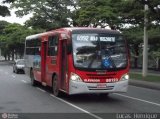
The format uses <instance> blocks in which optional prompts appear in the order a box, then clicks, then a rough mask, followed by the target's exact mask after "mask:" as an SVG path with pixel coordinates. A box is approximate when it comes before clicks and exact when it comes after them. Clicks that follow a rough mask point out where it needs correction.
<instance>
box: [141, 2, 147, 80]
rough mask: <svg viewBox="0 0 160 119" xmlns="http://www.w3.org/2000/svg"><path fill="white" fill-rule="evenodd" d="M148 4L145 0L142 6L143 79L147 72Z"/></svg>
mask: <svg viewBox="0 0 160 119" xmlns="http://www.w3.org/2000/svg"><path fill="white" fill-rule="evenodd" d="M147 11H148V4H147V0H145V5H144V39H143V40H144V46H143V71H142V76H143V78H144V77H146V76H147V72H148V32H147V26H148V16H147Z"/></svg>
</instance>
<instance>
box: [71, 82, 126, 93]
mask: <svg viewBox="0 0 160 119" xmlns="http://www.w3.org/2000/svg"><path fill="white" fill-rule="evenodd" d="M127 89H128V80H125V81H119V82H115V83H85V82H76V81H71V80H70V85H69V94H71V95H72V94H87V93H118V92H119V93H122V92H127Z"/></svg>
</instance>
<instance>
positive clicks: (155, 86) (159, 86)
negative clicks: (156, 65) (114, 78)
mask: <svg viewBox="0 0 160 119" xmlns="http://www.w3.org/2000/svg"><path fill="white" fill-rule="evenodd" d="M129 85H133V86H137V87H143V88H149V89H154V90H160V83H153V82H148V81H139V80H135V79H130V80H129Z"/></svg>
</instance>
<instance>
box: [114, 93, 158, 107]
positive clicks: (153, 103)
mask: <svg viewBox="0 0 160 119" xmlns="http://www.w3.org/2000/svg"><path fill="white" fill-rule="evenodd" d="M115 94H116V95H119V96H122V97H126V98H130V99H133V100H138V101H141V102H146V103H149V104H152V105H156V106H159V107H160V104H158V103H155V102H151V101H147V100H143V99H139V98H135V97H131V96H127V95H123V94H117V93H115Z"/></svg>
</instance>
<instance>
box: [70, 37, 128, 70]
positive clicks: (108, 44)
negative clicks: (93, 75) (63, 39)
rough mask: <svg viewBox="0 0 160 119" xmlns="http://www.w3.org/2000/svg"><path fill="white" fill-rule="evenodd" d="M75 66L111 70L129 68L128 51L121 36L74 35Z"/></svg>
mask: <svg viewBox="0 0 160 119" xmlns="http://www.w3.org/2000/svg"><path fill="white" fill-rule="evenodd" d="M72 45H73V59H74V66H75V67H77V68H84V69H96V70H109V69H120V68H125V67H126V66H127V49H126V44H125V40H124V39H123V37H122V36H121V35H115V34H72Z"/></svg>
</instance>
